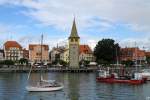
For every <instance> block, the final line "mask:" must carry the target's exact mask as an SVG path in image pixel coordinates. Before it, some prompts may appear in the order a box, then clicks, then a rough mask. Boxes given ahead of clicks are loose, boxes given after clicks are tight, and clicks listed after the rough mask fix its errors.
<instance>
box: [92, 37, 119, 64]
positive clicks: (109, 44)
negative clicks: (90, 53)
mask: <svg viewBox="0 0 150 100" xmlns="http://www.w3.org/2000/svg"><path fill="white" fill-rule="evenodd" d="M119 53H120V47H119V44H118V43H115V41H114V40H113V39H102V40H100V41H99V42H98V44H97V45H96V47H95V48H94V55H95V57H96V62H97V63H98V64H112V63H115V62H116V58H117V56H119Z"/></svg>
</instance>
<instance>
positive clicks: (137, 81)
mask: <svg viewBox="0 0 150 100" xmlns="http://www.w3.org/2000/svg"><path fill="white" fill-rule="evenodd" d="M96 80H97V81H98V82H105V83H128V84H135V85H138V84H143V83H145V82H146V79H141V80H135V79H131V80H127V79H115V78H103V77H97V78H96Z"/></svg>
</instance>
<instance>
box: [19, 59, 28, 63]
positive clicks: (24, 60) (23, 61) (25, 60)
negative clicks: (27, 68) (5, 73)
mask: <svg viewBox="0 0 150 100" xmlns="http://www.w3.org/2000/svg"><path fill="white" fill-rule="evenodd" d="M19 63H20V64H28V60H27V59H25V58H21V59H20V60H19Z"/></svg>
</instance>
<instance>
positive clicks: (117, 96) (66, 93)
mask: <svg viewBox="0 0 150 100" xmlns="http://www.w3.org/2000/svg"><path fill="white" fill-rule="evenodd" d="M27 75H28V74H27V73H0V100H150V82H147V83H146V84H143V85H130V84H107V83H99V82H96V80H95V78H96V75H95V73H57V72H54V73H44V74H43V76H44V79H52V80H53V79H55V80H57V81H59V82H62V83H63V84H64V89H63V90H61V91H53V92H28V91H26V89H25V87H26V86H27V85H28V84H33V85H34V84H36V82H37V81H38V80H39V73H31V77H30V80H28V81H27Z"/></svg>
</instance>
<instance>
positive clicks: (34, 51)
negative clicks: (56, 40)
mask: <svg viewBox="0 0 150 100" xmlns="http://www.w3.org/2000/svg"><path fill="white" fill-rule="evenodd" d="M29 61H30V63H31V64H34V63H41V61H42V62H43V63H48V62H49V47H48V45H42V52H41V45H40V44H29Z"/></svg>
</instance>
